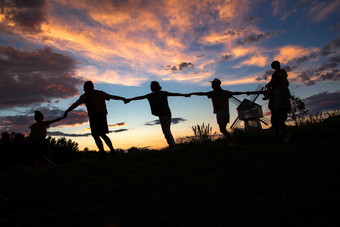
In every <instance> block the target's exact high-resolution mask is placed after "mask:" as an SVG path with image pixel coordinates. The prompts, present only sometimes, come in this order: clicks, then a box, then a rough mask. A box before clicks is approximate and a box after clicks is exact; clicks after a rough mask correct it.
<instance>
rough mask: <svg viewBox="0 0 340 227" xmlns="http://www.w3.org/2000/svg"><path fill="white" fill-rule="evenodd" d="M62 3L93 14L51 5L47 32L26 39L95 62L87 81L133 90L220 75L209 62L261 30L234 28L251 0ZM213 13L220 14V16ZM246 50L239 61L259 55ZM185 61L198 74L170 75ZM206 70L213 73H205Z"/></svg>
mask: <svg viewBox="0 0 340 227" xmlns="http://www.w3.org/2000/svg"><path fill="white" fill-rule="evenodd" d="M56 2H57V3H58V4H60V5H62V6H63V7H64V8H65V9H67V10H74V11H77V10H79V11H82V13H85V14H86V15H87V17H86V19H84V20H79V18H78V17H76V16H67V17H65V18H64V17H61V16H60V15H59V14H58V13H56V12H54V8H53V4H55V3H54V2H48V3H47V7H46V8H47V9H48V11H49V12H48V13H47V14H46V21H44V22H43V23H42V24H41V32H40V33H38V34H34V35H27V34H24V33H21V35H23V36H25V37H26V38H27V39H30V40H31V41H35V42H39V43H41V41H43V42H44V43H45V44H47V45H51V46H54V47H55V48H57V49H59V50H65V51H68V52H71V53H73V54H75V55H78V56H80V57H85V58H90V59H92V60H94V61H95V63H94V65H82V66H81V68H80V69H79V71H78V72H77V74H78V75H79V76H81V77H84V78H87V77H88V78H91V79H93V80H94V81H100V82H106V83H114V84H123V85H127V86H136V85H139V84H141V83H142V82H143V81H145V80H146V79H147V76H146V75H148V74H150V73H152V74H153V75H155V76H159V77H161V78H165V79H174V80H178V81H180V80H184V79H192V80H193V81H196V82H200V81H202V80H205V79H207V78H208V77H210V76H211V75H212V74H213V73H214V70H213V69H212V68H213V67H211V65H210V63H209V64H206V62H211V61H213V62H218V61H219V60H220V56H222V54H223V53H224V52H226V51H225V50H230V49H231V45H232V42H233V41H235V39H237V38H241V37H242V36H244V35H245V34H247V33H251V32H255V31H257V30H258V29H257V28H256V27H249V26H248V27H247V28H246V29H245V28H242V29H234V28H237V27H239V21H240V18H243V16H244V15H246V13H247V12H248V11H249V9H251V2H250V1H249V0H235V1H222V2H221V1H218V0H206V1H199V2H197V1H189V0H168V1H164V2H161V3H159V4H155V3H154V1H151V0H150V1H149V0H147V1H138V0H137V1H135V0H134V1H133V0H127V1H119V2H116V1H100V3H98V4H96V7H93V1H89V0H73V1H68V0H56ZM207 12H214V15H212V14H211V13H207ZM0 19H1V18H0ZM1 20H2V19H1ZM87 21H90V22H91V23H87ZM201 27H207V30H206V31H205V33H204V35H203V33H197V29H198V28H201ZM220 31H222V32H220ZM17 32H19V31H17ZM201 36H202V37H201ZM214 42H218V43H220V44H222V45H223V47H222V48H220V49H218V50H217V49H211V50H204V57H201V58H197V57H196V56H200V55H202V51H203V49H202V48H197V51H196V52H195V51H192V44H193V43H201V44H202V43H203V44H204V43H214ZM189 48H190V51H188V50H189ZM242 50H243V52H242ZM246 50H247V49H242V48H238V49H235V50H233V52H234V56H235V57H236V58H237V57H240V56H244V55H246V54H249V53H251V52H253V50H251V49H248V52H247V53H245V52H244V51H246ZM257 60H258V62H259V59H257ZM181 62H191V63H192V64H194V65H195V66H197V67H198V66H201V68H195V69H197V71H196V72H192V71H189V70H188V71H186V72H182V75H183V76H179V77H177V76H178V75H175V74H172V73H170V72H166V71H165V70H164V68H165V67H166V66H167V65H169V64H172V65H178V64H179V63H181ZM96 63H99V64H100V66H97V65H96ZM253 64H254V63H253ZM257 64H258V63H257ZM205 66H207V67H209V70H204V72H202V67H205ZM118 67H119V68H118ZM207 71H209V72H207Z"/></svg>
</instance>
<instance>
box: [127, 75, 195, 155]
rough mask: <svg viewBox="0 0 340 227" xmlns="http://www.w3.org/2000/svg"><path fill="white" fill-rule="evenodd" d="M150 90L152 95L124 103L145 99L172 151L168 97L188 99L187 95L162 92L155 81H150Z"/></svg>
mask: <svg viewBox="0 0 340 227" xmlns="http://www.w3.org/2000/svg"><path fill="white" fill-rule="evenodd" d="M150 89H151V91H152V93H149V94H147V95H143V96H138V97H134V98H131V99H127V100H126V101H125V103H129V102H130V101H132V100H141V99H147V100H148V101H149V104H150V108H151V113H152V115H154V116H158V117H159V121H160V124H161V127H162V131H163V134H164V137H165V139H166V141H167V143H168V145H169V149H174V148H175V147H176V143H175V140H174V137H173V136H172V133H171V130H170V126H171V111H170V108H169V104H168V96H185V97H190V95H189V94H180V93H171V92H167V91H162V87H161V86H160V85H159V83H158V82H157V81H152V82H151V84H150Z"/></svg>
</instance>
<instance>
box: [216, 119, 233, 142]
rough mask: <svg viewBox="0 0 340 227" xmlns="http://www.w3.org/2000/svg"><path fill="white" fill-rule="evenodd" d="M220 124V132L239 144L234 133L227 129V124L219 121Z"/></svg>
mask: <svg viewBox="0 0 340 227" xmlns="http://www.w3.org/2000/svg"><path fill="white" fill-rule="evenodd" d="M218 126H219V127H220V132H221V133H222V134H223V135H224V136H225V137H227V139H228V140H229V142H230V143H232V144H237V143H236V141H235V140H234V138H233V137H232V135H231V134H230V133H229V132H228V131H227V124H225V123H219V124H218Z"/></svg>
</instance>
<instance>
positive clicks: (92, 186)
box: [0, 119, 340, 226]
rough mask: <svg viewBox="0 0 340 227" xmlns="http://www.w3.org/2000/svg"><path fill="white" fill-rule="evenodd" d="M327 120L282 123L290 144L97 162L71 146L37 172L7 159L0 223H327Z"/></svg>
mask: <svg viewBox="0 0 340 227" xmlns="http://www.w3.org/2000/svg"><path fill="white" fill-rule="evenodd" d="M334 122H336V124H335V123H334ZM334 122H331V123H327V122H326V123H323V125H322V124H321V125H318V126H317V127H316V126H308V127H310V128H301V127H300V128H298V129H291V132H292V136H293V141H292V142H289V143H279V142H278V143H272V142H270V141H269V142H267V143H262V142H258V143H255V142H254V143H251V141H247V142H245V143H244V144H243V145H242V146H240V147H237V148H233V149H230V148H227V146H225V145H226V142H225V141H222V142H221V141H219V142H216V143H213V144H211V145H209V146H182V147H180V148H179V149H178V150H175V151H144V152H133V153H130V154H119V155H118V157H117V158H111V157H109V158H107V159H104V160H103V159H99V157H98V154H95V153H74V154H72V155H73V159H72V160H74V161H72V162H68V163H64V164H61V165H58V166H57V168H52V167H47V166H46V167H45V168H43V169H42V170H41V172H40V173H39V174H35V173H34V172H33V169H29V168H28V167H21V168H20V167H16V168H14V169H12V170H11V172H9V173H6V174H4V175H2V177H1V178H0V192H1V193H0V225H1V226H6V225H7V226H335V225H334V224H333V221H334V220H335V219H336V218H337V216H338V204H339V202H340V195H339V191H340V167H339V166H340V165H339V161H340V152H339V148H338V147H339V141H340V136H339V132H337V131H336V129H338V127H337V126H339V122H340V121H339V119H336V120H335V121H334ZM325 124H327V126H324V125H325ZM315 127H316V128H315ZM314 128H315V129H314ZM332 130H334V131H332ZM331 132H333V133H331ZM308 133H310V134H309V136H308ZM320 133H321V134H320ZM327 133H331V135H328V134H327ZM240 138H242V137H240ZM265 138H266V137H265ZM294 138H295V139H294Z"/></svg>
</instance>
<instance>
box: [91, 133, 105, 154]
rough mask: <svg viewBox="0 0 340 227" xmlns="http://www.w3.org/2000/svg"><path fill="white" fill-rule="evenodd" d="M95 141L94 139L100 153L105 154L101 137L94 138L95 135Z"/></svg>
mask: <svg viewBox="0 0 340 227" xmlns="http://www.w3.org/2000/svg"><path fill="white" fill-rule="evenodd" d="M93 139H94V141H95V142H96V145H97V147H98V149H99V152H105V151H104V146H103V142H102V140H101V139H100V136H94V135H93Z"/></svg>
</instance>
